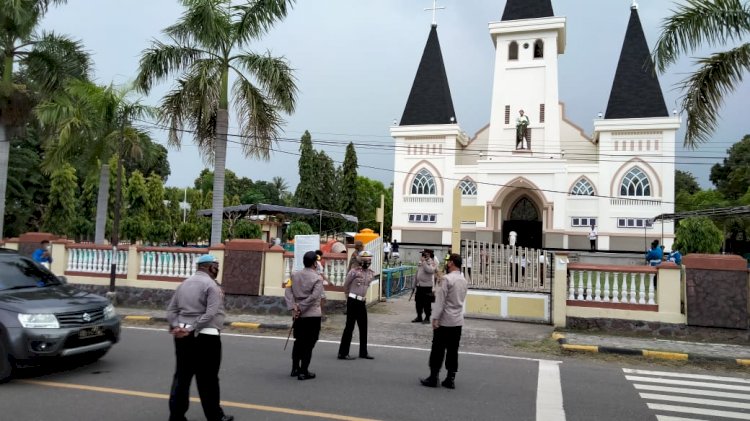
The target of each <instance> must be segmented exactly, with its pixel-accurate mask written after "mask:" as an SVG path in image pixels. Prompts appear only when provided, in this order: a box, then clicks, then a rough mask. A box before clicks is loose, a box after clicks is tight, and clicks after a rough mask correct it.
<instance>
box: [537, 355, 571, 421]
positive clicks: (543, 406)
mask: <svg viewBox="0 0 750 421" xmlns="http://www.w3.org/2000/svg"><path fill="white" fill-rule="evenodd" d="M536 419H537V421H565V409H564V408H563V395H562V383H561V382H560V364H559V363H557V362H554V361H545V360H540V361H539V375H538V380H537V388H536Z"/></svg>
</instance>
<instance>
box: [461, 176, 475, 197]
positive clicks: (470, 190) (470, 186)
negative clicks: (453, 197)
mask: <svg viewBox="0 0 750 421" xmlns="http://www.w3.org/2000/svg"><path fill="white" fill-rule="evenodd" d="M458 188H459V190H461V195H462V196H476V195H477V183H475V182H474V180H471V179H469V178H464V179H463V180H461V182H460V183H458Z"/></svg>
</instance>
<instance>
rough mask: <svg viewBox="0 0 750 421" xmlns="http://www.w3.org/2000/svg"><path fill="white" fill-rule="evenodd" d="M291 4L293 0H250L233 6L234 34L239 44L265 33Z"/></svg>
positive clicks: (282, 17)
mask: <svg viewBox="0 0 750 421" xmlns="http://www.w3.org/2000/svg"><path fill="white" fill-rule="evenodd" d="M293 5H294V0H251V1H249V2H247V4H243V5H237V6H233V7H232V9H233V12H234V15H235V17H236V20H235V23H234V29H235V36H236V37H237V42H238V43H239V45H243V44H247V43H249V42H250V41H252V40H254V39H258V38H260V37H261V36H262V35H263V34H265V33H267V32H268V31H269V30H270V29H271V27H273V24H274V23H276V22H278V21H280V20H282V19H284V17H286V15H287V13H289V11H290V10H291V9H292V6H293Z"/></svg>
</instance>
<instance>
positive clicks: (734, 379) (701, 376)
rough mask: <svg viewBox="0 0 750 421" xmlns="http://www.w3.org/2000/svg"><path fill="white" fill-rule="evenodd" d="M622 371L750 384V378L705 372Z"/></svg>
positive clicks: (625, 370) (627, 369)
mask: <svg viewBox="0 0 750 421" xmlns="http://www.w3.org/2000/svg"><path fill="white" fill-rule="evenodd" d="M622 371H624V372H625V373H628V374H643V375H649V376H663V377H681V378H683V379H697V380H716V381H720V382H732V383H747V384H750V379H742V378H739V377H721V376H707V375H705V374H690V373H673V372H669V371H648V370H635V369H631V368H623V369H622Z"/></svg>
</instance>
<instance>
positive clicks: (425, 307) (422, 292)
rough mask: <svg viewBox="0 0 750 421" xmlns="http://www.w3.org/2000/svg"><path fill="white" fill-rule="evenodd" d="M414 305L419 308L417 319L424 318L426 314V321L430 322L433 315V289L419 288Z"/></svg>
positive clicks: (415, 294)
mask: <svg viewBox="0 0 750 421" xmlns="http://www.w3.org/2000/svg"><path fill="white" fill-rule="evenodd" d="M414 303H415V304H416V306H417V318H418V319H421V318H422V313H423V312H424V319H425V320H430V315H431V314H432V287H417V292H415V293H414Z"/></svg>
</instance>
